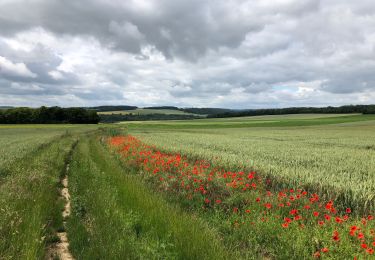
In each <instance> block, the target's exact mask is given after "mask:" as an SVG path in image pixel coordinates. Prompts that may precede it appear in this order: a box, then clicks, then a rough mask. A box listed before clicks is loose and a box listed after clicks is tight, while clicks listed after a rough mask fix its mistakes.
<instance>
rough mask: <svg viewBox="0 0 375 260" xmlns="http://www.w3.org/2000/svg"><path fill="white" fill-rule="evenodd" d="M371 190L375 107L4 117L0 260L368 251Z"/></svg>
mask: <svg viewBox="0 0 375 260" xmlns="http://www.w3.org/2000/svg"><path fill="white" fill-rule="evenodd" d="M64 192H65V193H64ZM66 192H68V195H69V196H66ZM64 194H65V195H64ZM374 194H375V116H374V115H360V114H344V115H324V114H321V115H319V114H314V115H308V114H306V115H282V116H257V117H243V118H224V119H197V120H184V121H182V120H181V121H177V120H176V121H155V122H149V121H145V122H122V123H118V124H111V125H104V124H103V125H0V259H71V258H69V257H74V258H75V259H314V258H322V259H353V258H354V257H357V259H371V257H372V256H373V251H372V250H373V249H374V248H375V231H374V229H375V221H374V212H375V197H374V196H375V195H374ZM59 248H60V249H59ZM61 248H63V250H61ZM65 249H66V250H65ZM62 252H63V253H62Z"/></svg>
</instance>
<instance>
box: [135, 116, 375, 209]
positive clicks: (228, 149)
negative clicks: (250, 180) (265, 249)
mask: <svg viewBox="0 0 375 260" xmlns="http://www.w3.org/2000/svg"><path fill="white" fill-rule="evenodd" d="M357 117H359V118H361V117H362V116H357ZM341 118H342V119H344V120H347V119H348V117H341ZM350 118H351V119H355V117H354V116H353V117H350ZM365 118H366V120H369V119H375V118H374V117H371V116H366V117H365ZM314 120H315V119H314ZM319 120H325V119H319ZM326 120H335V121H336V122H337V121H340V120H339V119H338V118H329V119H326ZM340 122H342V121H340ZM129 125H130V124H129ZM178 125H179V123H177V124H175V125H173V124H171V125H169V127H167V126H166V125H164V127H163V128H159V127H155V128H154V129H152V128H151V127H150V126H149V125H146V126H145V127H144V128H141V124H140V125H139V128H131V127H129V129H130V133H131V134H134V135H136V136H138V137H140V138H141V140H143V141H145V142H147V143H149V144H154V145H156V146H157V147H158V148H160V149H162V150H166V151H173V152H181V153H182V154H185V155H188V156H189V157H192V158H205V159H209V160H211V161H214V162H218V163H219V164H221V165H223V166H225V167H226V168H235V167H238V166H245V167H248V168H255V169H256V170H257V171H260V172H262V173H263V174H265V175H268V174H269V175H271V176H273V178H275V179H277V180H278V182H279V183H280V184H281V185H283V184H284V185H286V186H298V185H303V186H306V187H308V188H309V189H314V190H317V191H321V192H322V193H323V194H326V195H327V196H333V197H336V196H337V199H338V200H339V201H340V203H342V204H345V205H348V206H351V207H353V208H354V209H358V210H374V209H375V197H374V194H375V181H374V180H375V121H358V122H351V123H349V121H346V123H341V124H332V125H316V126H303V127H302V126H300V127H295V126H294V127H248V128H242V127H240V128H220V127H217V128H216V129H212V128H211V127H210V125H209V124H208V125H207V127H206V128H204V127H203V126H202V128H200V129H197V128H183V129H179V128H178V127H176V126H178Z"/></svg>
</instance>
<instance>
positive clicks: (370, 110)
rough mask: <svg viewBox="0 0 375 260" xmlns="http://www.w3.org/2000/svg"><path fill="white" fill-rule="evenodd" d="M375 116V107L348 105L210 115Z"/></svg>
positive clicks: (242, 111)
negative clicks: (356, 114)
mask: <svg viewBox="0 0 375 260" xmlns="http://www.w3.org/2000/svg"><path fill="white" fill-rule="evenodd" d="M349 113H361V114H375V105H347V106H341V107H331V106H328V107H288V108H267V109H251V110H240V111H233V110H232V111H228V112H224V113H218V114H213V115H208V116H207V117H211V118H222V117H241V116H261V115H285V114H349Z"/></svg>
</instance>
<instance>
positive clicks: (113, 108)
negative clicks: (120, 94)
mask: <svg viewBox="0 0 375 260" xmlns="http://www.w3.org/2000/svg"><path fill="white" fill-rule="evenodd" d="M86 108H87V109H92V110H95V111H97V112H106V111H121V110H135V109H137V108H138V107H137V106H97V107H86Z"/></svg>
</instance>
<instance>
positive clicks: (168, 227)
mask: <svg viewBox="0 0 375 260" xmlns="http://www.w3.org/2000/svg"><path fill="white" fill-rule="evenodd" d="M69 180H70V193H71V196H72V198H73V200H72V207H73V212H72V217H71V218H70V220H69V222H68V236H69V238H70V241H71V250H72V252H73V254H74V255H75V257H76V258H77V259H228V253H226V252H225V251H223V249H222V248H223V245H222V244H221V242H220V241H219V240H218V238H217V235H216V234H215V232H214V231H213V230H212V229H210V228H208V227H207V225H206V224H204V223H203V222H202V221H201V220H199V219H198V218H197V217H196V216H192V215H190V214H187V213H184V212H182V211H181V209H179V208H178V207H176V206H172V205H169V204H168V203H167V202H166V201H165V200H164V199H163V198H162V197H161V196H159V195H157V194H155V193H154V192H152V191H150V190H149V189H148V187H147V186H146V185H145V184H144V183H143V182H142V181H141V179H139V178H138V177H137V176H136V175H135V172H134V169H133V168H123V167H121V166H120V164H119V161H118V160H117V159H116V158H114V157H113V156H111V155H110V154H109V153H108V151H107V150H106V149H104V148H103V146H101V145H100V144H99V139H98V138H94V137H93V136H92V137H90V138H84V139H82V140H81V141H80V143H79V144H78V147H77V150H76V151H75V153H74V155H73V161H72V164H71V170H70V172H69Z"/></svg>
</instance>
